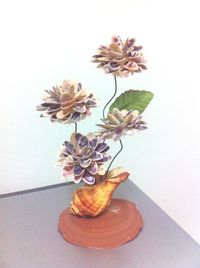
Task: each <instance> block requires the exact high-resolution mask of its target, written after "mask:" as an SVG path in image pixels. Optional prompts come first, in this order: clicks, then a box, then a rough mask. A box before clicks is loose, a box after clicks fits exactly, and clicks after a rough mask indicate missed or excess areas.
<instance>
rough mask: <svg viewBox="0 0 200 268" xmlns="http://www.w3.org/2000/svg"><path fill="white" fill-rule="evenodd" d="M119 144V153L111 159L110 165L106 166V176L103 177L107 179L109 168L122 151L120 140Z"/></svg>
mask: <svg viewBox="0 0 200 268" xmlns="http://www.w3.org/2000/svg"><path fill="white" fill-rule="evenodd" d="M119 142H120V149H119V151H118V152H117V153H116V155H115V156H114V157H113V159H112V160H111V162H110V164H109V166H108V168H107V170H106V176H105V177H107V174H108V171H109V170H110V167H111V165H112V164H113V162H114V160H115V159H116V157H117V156H118V155H119V154H120V153H121V151H122V150H123V148H124V147H123V144H122V140H121V139H120V140H119Z"/></svg>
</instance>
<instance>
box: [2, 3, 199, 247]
mask: <svg viewBox="0 0 200 268" xmlns="http://www.w3.org/2000/svg"><path fill="white" fill-rule="evenodd" d="M198 10H199V8H198V1H195V0H190V1H183V0H182V1H179V0H176V1H172V0H168V1H159V0H152V1H148V0H146V1H145V0H143V1H141V0H135V1H134V0H132V1H131V0H123V1H118V2H117V1H114V0H110V1H106V0H101V1H99V0H98V1H88V0H84V1H72V2H71V1H66V0H65V1H58V0H57V1H22V0H21V1H20V0H18V1H4V3H2V2H1V6H0V27H1V31H0V32H1V42H0V71H1V75H0V80H1V81H0V88H1V98H0V109H1V113H0V120H1V122H0V123H1V132H0V137H1V139H0V146H1V162H0V175H1V177H0V193H6V192H12V191H17V190H22V189H28V188H33V187H38V186H43V185H49V184H54V183H59V182H62V181H63V180H62V179H61V178H60V169H59V168H55V167H53V164H54V162H55V156H56V152H57V149H58V147H59V146H60V145H61V144H62V142H63V141H64V140H65V139H66V138H68V136H69V134H70V132H71V131H72V126H71V127H68V126H64V125H58V124H51V123H50V122H49V121H48V120H45V119H40V118H39V114H38V113H36V112H35V106H36V105H37V104H39V103H40V97H41V95H42V94H43V90H44V89H48V88H51V86H52V85H54V84H56V83H61V82H62V81H63V80H64V79H72V80H73V79H75V80H79V81H81V82H82V83H83V85H84V86H85V87H86V88H90V89H92V90H93V91H94V93H95V94H96V95H97V96H99V98H100V99H101V101H102V104H103V103H105V101H106V100H107V99H108V98H109V96H110V95H112V90H113V80H112V77H111V76H108V75H104V73H103V71H100V70H97V69H96V68H95V65H94V64H92V63H90V58H91V55H93V54H94V52H95V50H96V48H97V47H98V46H99V45H100V44H106V43H108V42H109V40H110V37H111V36H112V35H113V34H119V35H121V36H122V37H123V38H126V37H128V36H129V37H136V39H137V42H138V44H142V45H143V46H144V53H145V56H146V58H147V59H148V67H149V70H148V71H146V72H144V73H143V74H138V75H135V76H132V77H130V78H128V79H120V80H119V88H120V92H122V91H123V90H124V89H129V88H138V89H146V90H151V91H153V92H154V93H155V98H154V100H153V102H152V103H151V105H150V106H149V108H148V109H147V111H146V112H145V114H144V116H145V119H146V120H147V121H148V123H149V129H148V130H147V131H145V132H143V133H140V134H138V135H136V136H134V137H127V138H126V139H125V140H124V145H125V150H124V152H123V154H121V156H120V157H119V158H118V159H117V161H116V163H115V164H116V165H118V164H119V165H123V164H124V166H126V167H127V168H129V170H130V167H133V168H132V170H130V171H131V172H132V173H133V174H134V176H132V179H133V181H134V182H135V183H136V184H137V185H138V186H139V187H140V188H141V189H142V190H143V191H144V192H145V193H147V194H148V195H149V196H150V197H151V198H152V199H153V200H154V201H156V202H157V203H158V205H159V206H160V207H162V208H163V209H164V210H165V211H166V212H167V213H168V214H169V215H170V216H171V217H172V218H173V219H174V220H175V221H176V222H178V223H179V224H180V225H181V226H182V227H183V228H184V229H185V230H186V231H187V232H188V233H189V234H190V235H191V236H192V237H193V238H194V239H196V240H197V241H198V242H200V231H199V226H200V214H199V211H200V181H199V180H200V179H199V176H200V171H199V162H200V142H199V137H200V127H199V114H200V106H199V90H200V89H199V86H200V82H199V62H200V52H199V51H200V50H199V47H200V39H199V36H198V34H199V29H198V25H199V24H200V17H199V14H198ZM100 112H101V109H100V108H98V109H96V110H95V112H94V114H93V116H92V117H91V119H90V120H88V121H84V123H83V122H82V123H81V124H80V128H81V129H82V131H83V132H85V133H87V132H88V129H89V128H91V127H92V125H93V124H94V123H95V122H97V121H98V120H99V117H100ZM114 150H117V144H115V147H114V148H113V151H114ZM125 157H126V163H124V158H125Z"/></svg>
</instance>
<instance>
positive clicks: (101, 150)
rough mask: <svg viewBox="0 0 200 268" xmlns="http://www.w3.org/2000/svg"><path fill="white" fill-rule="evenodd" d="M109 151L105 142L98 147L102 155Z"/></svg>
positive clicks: (97, 149)
mask: <svg viewBox="0 0 200 268" xmlns="http://www.w3.org/2000/svg"><path fill="white" fill-rule="evenodd" d="M109 149H110V147H109V146H108V145H107V144H106V143H105V142H102V143H100V144H99V145H98V146H97V148H96V151H98V152H100V153H102V152H106V151H108V150H109Z"/></svg>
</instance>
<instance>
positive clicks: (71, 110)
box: [37, 80, 97, 123]
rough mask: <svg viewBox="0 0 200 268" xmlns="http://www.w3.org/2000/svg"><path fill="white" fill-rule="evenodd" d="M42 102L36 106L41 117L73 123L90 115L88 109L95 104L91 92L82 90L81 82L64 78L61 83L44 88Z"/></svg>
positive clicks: (95, 101)
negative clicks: (44, 92) (47, 88)
mask: <svg viewBox="0 0 200 268" xmlns="http://www.w3.org/2000/svg"><path fill="white" fill-rule="evenodd" d="M46 93H47V94H48V95H47V96H45V97H44V98H43V101H44V102H43V103H42V104H41V105H39V106H37V110H38V111H42V114H41V116H42V117H46V116H47V117H50V120H51V121H52V122H54V121H57V122H61V123H75V122H78V121H80V120H82V119H84V118H85V117H86V116H88V115H90V114H91V112H90V109H91V108H92V107H96V106H97V100H96V99H95V98H94V96H93V94H92V93H90V92H88V91H86V90H84V89H83V88H82V85H81V83H71V82H70V81H68V80H65V81H64V82H63V84H62V85H60V86H55V87H53V89H52V90H46Z"/></svg>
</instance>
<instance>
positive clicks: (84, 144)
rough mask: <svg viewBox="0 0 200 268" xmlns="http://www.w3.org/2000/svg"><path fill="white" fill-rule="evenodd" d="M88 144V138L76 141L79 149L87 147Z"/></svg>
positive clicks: (82, 137) (83, 137)
mask: <svg viewBox="0 0 200 268" xmlns="http://www.w3.org/2000/svg"><path fill="white" fill-rule="evenodd" d="M88 144H89V141H88V138H87V137H86V136H81V137H80V139H79V141H78V146H79V147H80V148H83V147H84V146H88Z"/></svg>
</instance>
